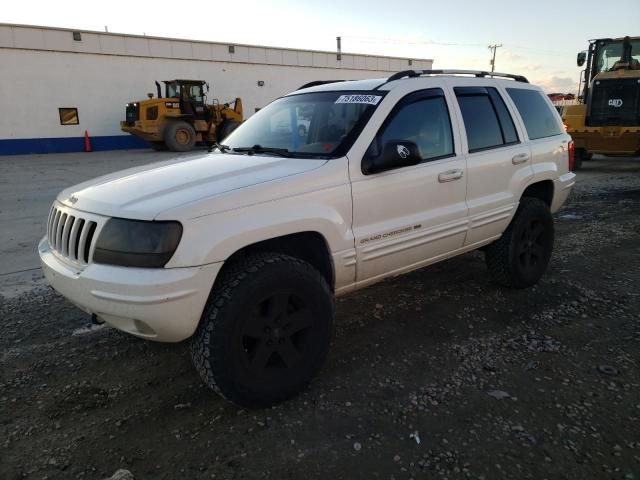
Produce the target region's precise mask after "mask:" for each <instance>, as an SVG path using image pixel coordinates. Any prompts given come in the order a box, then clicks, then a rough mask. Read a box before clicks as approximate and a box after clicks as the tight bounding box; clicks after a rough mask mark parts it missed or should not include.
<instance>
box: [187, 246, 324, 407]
mask: <svg viewBox="0 0 640 480" xmlns="http://www.w3.org/2000/svg"><path fill="white" fill-rule="evenodd" d="M333 318H334V301H333V295H332V293H331V291H330V289H329V286H328V285H327V283H326V281H325V279H324V278H323V277H322V275H320V273H319V272H318V271H317V270H315V269H314V268H313V267H312V266H311V265H309V264H308V263H306V262H304V261H302V260H299V259H297V258H293V257H290V256H287V255H282V254H276V253H271V254H269V253H267V254H258V255H252V256H249V257H247V258H246V259H244V260H240V261H239V263H236V264H232V265H229V266H228V267H227V268H226V271H223V272H222V273H221V277H220V278H219V279H217V280H216V285H215V286H214V289H213V291H212V294H211V296H210V298H209V301H208V303H207V305H206V307H205V310H204V312H203V314H202V318H201V320H200V325H199V326H198V329H197V331H196V333H195V335H194V336H193V339H192V344H191V347H192V356H193V361H194V364H195V366H196V368H197V370H198V372H199V373H200V376H201V377H202V379H203V380H204V382H205V383H206V384H207V385H208V386H209V387H210V388H212V389H213V390H214V391H216V392H217V393H219V394H220V395H221V396H223V397H224V398H226V399H228V400H230V401H232V402H234V403H235V404H237V405H239V406H242V407H247V408H259V407H267V406H270V405H274V404H277V403H280V402H282V401H284V400H286V399H288V398H290V397H292V396H294V395H296V394H297V393H299V392H300V391H301V390H303V389H304V388H305V387H306V386H307V385H308V383H309V382H310V381H311V379H312V378H313V377H314V376H315V374H316V373H317V371H318V370H319V369H320V367H321V366H322V364H323V363H324V360H325V358H326V356H327V353H328V350H329V344H330V340H331V335H332V330H333Z"/></svg>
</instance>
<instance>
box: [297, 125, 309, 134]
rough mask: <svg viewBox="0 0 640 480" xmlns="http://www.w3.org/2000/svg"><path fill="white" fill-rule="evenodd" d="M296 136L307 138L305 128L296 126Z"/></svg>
mask: <svg viewBox="0 0 640 480" xmlns="http://www.w3.org/2000/svg"><path fill="white" fill-rule="evenodd" d="M298 135H299V136H300V137H306V136H307V127H305V126H304V125H300V126H298Z"/></svg>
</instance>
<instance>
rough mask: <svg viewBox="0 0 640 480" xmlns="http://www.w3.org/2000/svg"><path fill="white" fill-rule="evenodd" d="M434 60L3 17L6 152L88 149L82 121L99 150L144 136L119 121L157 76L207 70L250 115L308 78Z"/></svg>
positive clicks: (202, 75)
mask: <svg viewBox="0 0 640 480" xmlns="http://www.w3.org/2000/svg"><path fill="white" fill-rule="evenodd" d="M432 63H433V61H432V60H427V59H407V58H395V57H377V56H371V55H353V54H347V53H342V55H341V58H340V59H338V55H337V54H336V52H321V51H311V50H297V49H290V48H272V47H261V46H254V45H238V44H234V45H230V44H226V43H214V42H201V41H193V40H179V39H171V38H157V37H146V36H138V35H123V34H116V33H106V32H92V31H82V30H78V31H73V30H69V29H60V28H50V27H35V26H24V25H9V24H0V65H2V81H1V82H0V105H2V108H3V111H4V115H2V116H1V117H0V155H2V154H5V155H7V154H20V153H45V152H68V151H82V150H83V149H84V132H85V130H86V131H87V132H88V134H89V136H90V138H91V144H92V148H93V149H94V150H108V149H117V148H133V147H136V146H145V145H144V143H143V142H142V141H141V140H139V139H137V138H135V137H133V136H131V135H128V134H126V133H124V132H122V131H120V126H119V122H120V120H123V119H124V111H125V104H126V103H127V102H131V101H134V100H140V99H144V98H146V94H147V93H150V92H154V93H155V92H156V87H155V84H154V81H156V80H158V81H160V80H172V79H175V78H191V79H196V80H205V81H207V82H209V84H210V85H211V91H210V93H209V100H211V99H212V98H217V99H218V100H219V101H220V102H227V101H230V100H233V99H234V98H235V97H240V98H242V101H243V106H244V112H245V117H246V116H248V115H250V114H251V113H253V112H254V111H255V109H257V108H260V107H263V106H264V105H266V104H268V103H269V102H271V101H272V100H273V99H275V98H277V97H279V96H281V95H283V94H285V93H287V92H290V91H291V90H294V89H296V88H298V87H300V86H301V85H303V84H305V83H307V82H310V81H314V80H329V79H340V80H351V79H353V80H356V79H362V78H375V77H385V76H388V75H390V74H391V73H394V72H397V71H401V70H407V69H413V68H415V69H429V68H431V65H432ZM60 109H77V119H78V123H77V124H73V125H62V116H63V114H64V113H65V112H63V111H61V110H60ZM71 111H72V112H73V110H71ZM67 112H68V111H67Z"/></svg>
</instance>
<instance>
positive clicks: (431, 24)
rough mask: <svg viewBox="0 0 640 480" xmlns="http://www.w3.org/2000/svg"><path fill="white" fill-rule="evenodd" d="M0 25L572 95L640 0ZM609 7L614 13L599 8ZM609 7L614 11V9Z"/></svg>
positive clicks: (167, 10) (274, 1)
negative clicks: (355, 64) (447, 71)
mask: <svg viewBox="0 0 640 480" xmlns="http://www.w3.org/2000/svg"><path fill="white" fill-rule="evenodd" d="M6 3H7V4H6V5H3V8H2V16H0V22H3V23H17V24H27V25H42V26H52V27H63V28H73V29H80V30H100V31H104V30H105V27H107V28H108V30H109V31H110V32H117V33H129V34H146V35H150V36H161V37H164V36H166V37H174V38H186V39H193V40H208V41H216V42H229V43H245V44H255V45H269V46H279V47H289V48H301V49H315V50H329V51H335V49H336V37H337V36H341V37H342V51H343V52H344V53H365V54H374V55H391V56H400V57H409V58H429V59H433V60H434V63H433V68H437V69H442V68H457V69H474V70H488V69H490V65H489V60H490V58H491V52H490V50H489V49H488V45H490V44H501V45H502V47H500V48H498V49H497V53H496V68H495V69H496V71H498V72H505V73H517V74H520V75H524V76H526V77H527V78H528V79H529V80H530V81H531V82H532V83H535V84H538V85H540V86H542V87H543V88H544V89H545V90H547V91H548V92H563V93H568V92H573V93H575V92H576V91H577V88H578V78H579V74H580V69H579V68H578V67H577V66H576V54H577V52H579V51H580V50H585V49H586V48H587V46H588V40H589V39H592V38H613V37H622V36H625V35H630V36H634V35H640V0H615V2H613V1H611V2H610V3H607V2H602V1H601V0H599V1H595V0H581V1H575V0H562V1H550V0H536V1H528V2H524V1H522V2H519V1H507V0H483V1H477V2H474V1H472V0H466V1H463V0H447V1H442V0H440V1H432V0H421V1H420V0H400V1H392V0H368V1H364V0H356V1H346V0H345V1H337V0H323V1H315V0H314V1H309V0H306V1H305V0H297V1H296V0H268V1H264V0H262V1H259V0H233V1H228V2H220V1H209V2H206V1H205V2H200V1H198V2H196V1H193V2H189V1H185V0H182V1H171V2H165V1H160V0H157V1H155V2H147V1H141V0H128V1H123V0H107V1H105V0H103V1H101V2H96V1H95V0H89V1H87V0H82V1H80V0H57V1H55V2H52V1H51V0H31V1H29V2H16V1H9V2H6ZM607 5H611V6H612V8H605V7H606V6H607ZM613 5H615V8H613Z"/></svg>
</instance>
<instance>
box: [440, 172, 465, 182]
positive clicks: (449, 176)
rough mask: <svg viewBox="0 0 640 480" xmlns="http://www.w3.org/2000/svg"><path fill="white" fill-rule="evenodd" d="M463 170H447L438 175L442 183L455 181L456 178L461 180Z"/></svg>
mask: <svg viewBox="0 0 640 480" xmlns="http://www.w3.org/2000/svg"><path fill="white" fill-rule="evenodd" d="M462 173H463V172H462V170H460V169H456V170H447V171H446V172H442V173H441V174H440V175H438V181H439V182H440V183H446V182H453V181H454V180H460V179H461V178H462Z"/></svg>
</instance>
